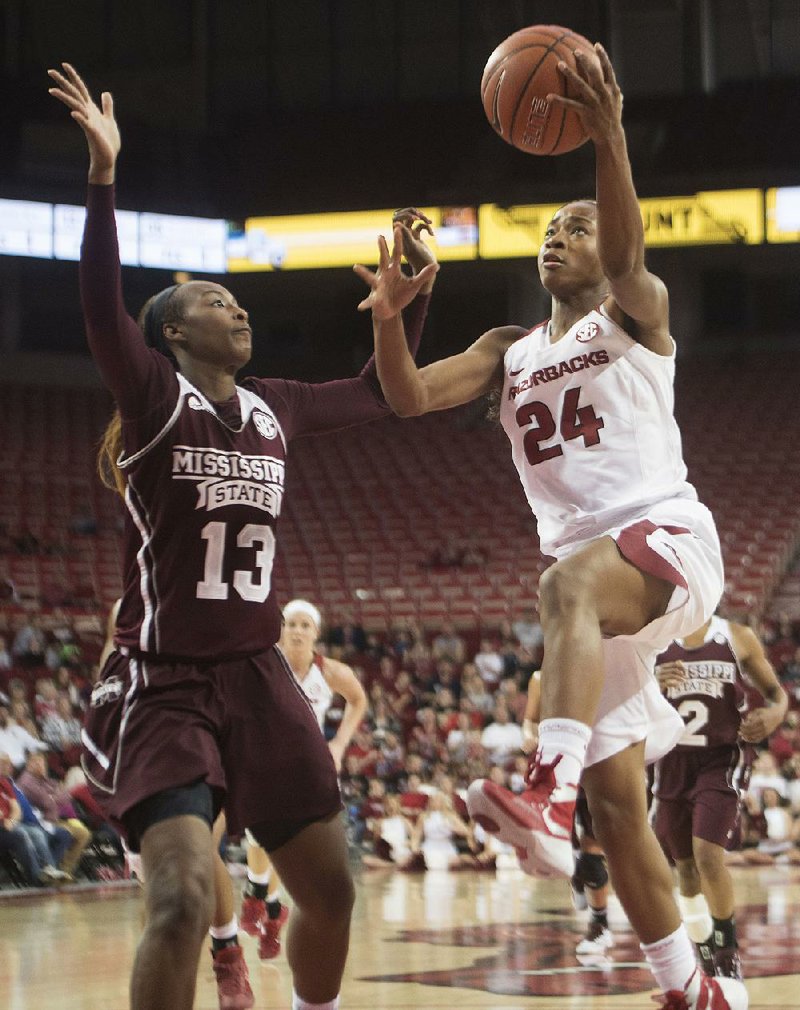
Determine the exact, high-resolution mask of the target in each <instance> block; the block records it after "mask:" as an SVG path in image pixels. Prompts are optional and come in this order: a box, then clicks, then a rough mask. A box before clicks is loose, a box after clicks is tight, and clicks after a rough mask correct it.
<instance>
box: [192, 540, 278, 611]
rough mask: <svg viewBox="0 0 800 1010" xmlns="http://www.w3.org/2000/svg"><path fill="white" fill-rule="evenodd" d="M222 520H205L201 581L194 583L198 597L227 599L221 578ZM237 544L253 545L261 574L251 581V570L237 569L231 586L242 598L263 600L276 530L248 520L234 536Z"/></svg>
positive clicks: (266, 592)
mask: <svg viewBox="0 0 800 1010" xmlns="http://www.w3.org/2000/svg"><path fill="white" fill-rule="evenodd" d="M225 526H226V524H225V523H206V524H205V526H204V527H203V530H202V533H201V534H200V536H201V537H202V538H203V540H205V541H206V560H205V565H204V570H203V581H202V582H198V583H197V591H196V595H197V599H198V600H227V599H228V593H229V591H230V586H229V585H228V583H227V582H224V581H223V579H222V562H223V560H224V557H225ZM236 546H237V547H255V548H256V552H255V563H256V568H257V570H258V571H259V573H260V575H261V578H260V580H259V581H258V582H254V581H253V573H252V572H246V571H240V570H238V569H237V570H236V571H235V572H234V573H233V588H234V589H235V590H236V592H237V593H238V594H239V596H241V598H242V599H243V600H247V601H248V602H250V603H263V602H264V600H266V598H267V597H268V596H269V591H270V587H271V585H272V562H273V561H274V559H275V534H274V533H273V532H272V530H271V529H270V527H269V526H259V525H257V524H256V523H247V525H246V526H243V527H242V528H241V529H240V530H239V535H238V536H237V537H236Z"/></svg>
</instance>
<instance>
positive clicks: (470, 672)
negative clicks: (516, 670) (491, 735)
mask: <svg viewBox="0 0 800 1010" xmlns="http://www.w3.org/2000/svg"><path fill="white" fill-rule="evenodd" d="M461 691H462V697H466V698H468V699H469V701H470V702H471V704H472V707H473V709H474V710H475V711H476V712H479V713H480V714H481V716H489V715H490V714H491V713H492V712H493V711H494V697H493V695H492V694H490V693H489V691H488V690H487V689H486V685H485V684H484V682H483V681H482V680H481V676H480V674H479V673H478V670H477V667H476V666H475V664H474V663H465V664H464V669H463V671H462V673H461Z"/></svg>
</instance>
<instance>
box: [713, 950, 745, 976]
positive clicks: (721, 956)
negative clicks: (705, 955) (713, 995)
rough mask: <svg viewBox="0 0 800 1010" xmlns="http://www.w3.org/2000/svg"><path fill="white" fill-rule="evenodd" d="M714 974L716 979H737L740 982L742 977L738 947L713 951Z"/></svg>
mask: <svg viewBox="0 0 800 1010" xmlns="http://www.w3.org/2000/svg"><path fill="white" fill-rule="evenodd" d="M714 974H715V975H716V976H717V977H718V978H738V979H739V981H740V982H741V981H742V979H743V978H744V975H743V974H742V962H741V959H740V957H739V948H738V947H718V948H717V949H716V950H715V951H714Z"/></svg>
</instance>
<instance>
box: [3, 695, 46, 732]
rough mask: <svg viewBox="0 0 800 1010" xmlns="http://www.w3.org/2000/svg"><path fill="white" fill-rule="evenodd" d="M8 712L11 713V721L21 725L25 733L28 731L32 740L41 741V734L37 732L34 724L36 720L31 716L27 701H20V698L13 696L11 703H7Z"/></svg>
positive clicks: (37, 729)
mask: <svg viewBox="0 0 800 1010" xmlns="http://www.w3.org/2000/svg"><path fill="white" fill-rule="evenodd" d="M9 712H10V713H11V721H12V722H14V723H16V725H17V726H21V727H22V728H23V729H24V730H25V732H26V733H30V735H31V736H32V737H33V738H34V740H39V741H40V742H43V741H42V734H41V733H40V732H39V727H38V726H37V724H36V720H35V719H34V718H33V713H32V712H31V707H30V705H29V704H28V703H27V701H22V700H21V699H20V698H13V699H12V701H11V704H10V705H9Z"/></svg>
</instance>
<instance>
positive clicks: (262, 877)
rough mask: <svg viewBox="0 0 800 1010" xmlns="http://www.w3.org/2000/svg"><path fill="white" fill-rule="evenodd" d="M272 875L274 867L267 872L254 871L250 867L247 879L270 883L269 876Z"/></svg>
mask: <svg viewBox="0 0 800 1010" xmlns="http://www.w3.org/2000/svg"><path fill="white" fill-rule="evenodd" d="M271 876H272V868H271V867H270V869H269V870H267V872H266V873H253V871H252V870H250V869H248V871H247V879H248V880H249V881H250V882H251V883H253V884H268V883H269V878H270V877H271Z"/></svg>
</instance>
